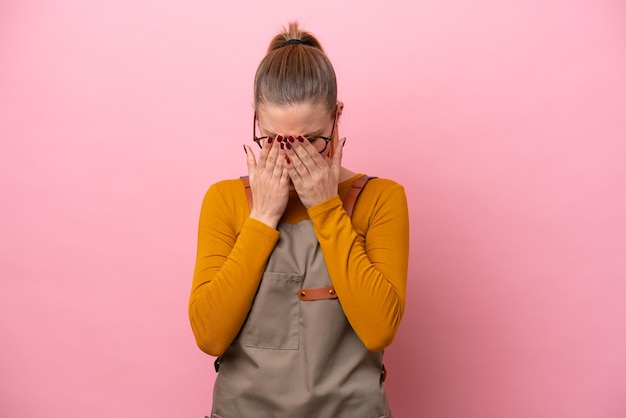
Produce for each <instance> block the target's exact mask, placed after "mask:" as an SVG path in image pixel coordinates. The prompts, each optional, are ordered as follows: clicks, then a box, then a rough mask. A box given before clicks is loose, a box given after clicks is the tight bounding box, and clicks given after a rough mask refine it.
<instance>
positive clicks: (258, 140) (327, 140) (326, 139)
mask: <svg viewBox="0 0 626 418" xmlns="http://www.w3.org/2000/svg"><path fill="white" fill-rule="evenodd" d="M257 120H258V119H257V116H256V110H255V111H254V119H252V140H253V141H254V142H256V143H257V145H258V146H259V148H263V145H261V141H262V140H264V139H267V138H269V136H261V137H258V136H256V125H257ZM336 125H337V111H335V115H334V116H333V129H332V130H331V131H330V136H321V135H318V136H314V137H306V136H305V137H303V138H305V139H306V140H307V141H309V143H311V144H313V141H317V140H318V139H323V140H324V148H322V150H321V151H320V152H319V153H320V154H323V153H324V151H326V148H328V144H329V143H330V141H332V140H333V136H334V135H335V126H336Z"/></svg>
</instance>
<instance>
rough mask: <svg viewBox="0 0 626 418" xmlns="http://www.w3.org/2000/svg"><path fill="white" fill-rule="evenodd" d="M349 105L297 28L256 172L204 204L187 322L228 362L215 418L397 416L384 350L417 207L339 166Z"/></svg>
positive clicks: (280, 46)
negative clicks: (411, 210) (344, 116)
mask: <svg viewBox="0 0 626 418" xmlns="http://www.w3.org/2000/svg"><path fill="white" fill-rule="evenodd" d="M343 107H344V105H343V103H341V102H338V101H337V82H336V78H335V72H334V70H333V67H332V65H331V63H330V61H329V60H328V58H327V57H326V55H325V54H324V52H323V50H322V47H321V46H320V44H319V42H318V41H317V39H316V38H315V37H313V36H312V35H311V34H309V33H307V32H303V31H301V30H300V29H299V28H298V26H297V24H296V23H291V24H290V25H289V28H288V29H287V30H286V31H285V32H284V33H280V34H279V35H277V36H276V37H275V38H274V39H273V40H272V42H271V44H270V47H269V50H268V53H267V56H266V57H265V58H264V59H263V61H262V62H261V64H260V65H259V68H258V69H257V73H256V77H255V83H254V108H255V115H254V126H253V131H254V134H253V135H254V136H253V139H254V141H255V142H256V143H257V144H258V145H259V146H260V147H261V150H260V152H259V155H258V158H257V157H256V156H255V153H254V151H253V149H252V148H251V147H250V146H248V145H244V150H245V152H246V155H247V157H246V158H247V164H248V177H246V178H242V179H234V180H226V181H222V182H218V183H216V184H214V185H212V186H211V187H210V188H209V190H208V192H207V194H206V196H205V199H204V201H203V204H202V210H201V215H200V226H199V232H198V253H197V260H196V268H195V274H194V279H193V285H192V292H191V297H190V301H189V317H190V320H191V326H192V329H193V332H194V335H195V337H196V341H197V344H198V346H199V347H200V349H202V350H203V351H204V352H206V353H208V354H210V355H213V356H217V357H218V359H217V360H216V363H215V364H216V369H218V370H219V374H218V377H217V380H216V382H215V387H214V394H213V411H212V417H213V418H235V417H237V418H248V417H254V418H259V417H290V418H291V417H293V418H304V417H306V418H310V417H322V418H331V417H332V418H337V417H358V418H366V417H372V418H380V417H390V416H391V412H390V409H389V406H388V403H387V398H386V395H385V390H384V385H383V381H384V379H385V375H386V371H385V369H384V366H383V350H384V349H385V348H386V347H387V346H388V345H389V344H391V342H392V340H393V338H394V336H395V333H396V330H397V329H398V326H399V324H400V320H401V318H402V314H403V312H404V303H405V290H406V279H407V266H408V245H409V225H408V210H407V203H406V197H405V193H404V189H403V188H402V186H400V185H399V184H397V183H395V182H393V181H391V180H386V179H382V178H371V179H369V178H368V177H367V176H364V175H363V174H359V173H357V172H353V171H350V170H348V169H347V168H344V167H343V166H342V165H341V157H342V154H343V150H344V145H345V138H342V139H340V138H339V134H338V132H339V121H340V119H341V114H342V111H343ZM383 143H384V142H383ZM351 144H353V145H352V146H358V140H356V141H351ZM374 152H375V151H374ZM368 179H369V181H368ZM357 197H358V200H357Z"/></svg>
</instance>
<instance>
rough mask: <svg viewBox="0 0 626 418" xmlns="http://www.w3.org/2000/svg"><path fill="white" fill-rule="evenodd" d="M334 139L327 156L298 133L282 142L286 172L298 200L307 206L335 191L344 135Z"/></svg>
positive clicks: (337, 183)
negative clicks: (328, 157) (291, 138)
mask: <svg viewBox="0 0 626 418" xmlns="http://www.w3.org/2000/svg"><path fill="white" fill-rule="evenodd" d="M285 141H287V139H286V140H285ZM336 141H337V142H336V143H335V150H334V154H333V156H332V158H331V159H327V158H324V157H322V155H320V153H319V152H318V151H317V150H316V149H315V147H314V146H313V145H311V143H310V142H309V141H307V140H306V139H304V138H302V137H297V138H295V139H293V142H291V141H289V142H287V143H286V144H285V152H286V154H287V158H288V160H287V173H288V174H289V177H290V178H291V181H292V182H293V185H294V187H295V189H296V192H297V193H298V196H299V197H300V201H302V204H303V205H304V206H305V207H306V208H307V209H308V208H310V207H312V206H315V205H317V204H318V203H322V202H323V201H325V200H328V199H330V198H331V197H333V196H335V195H336V194H337V192H338V187H339V172H340V170H341V157H342V153H343V144H344V143H345V142H346V139H345V138H342V139H339V140H336Z"/></svg>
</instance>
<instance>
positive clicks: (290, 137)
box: [287, 135, 295, 143]
mask: <svg viewBox="0 0 626 418" xmlns="http://www.w3.org/2000/svg"><path fill="white" fill-rule="evenodd" d="M287 139H288V140H289V142H292V143H293V141H295V139H293V136H291V135H289V137H287Z"/></svg>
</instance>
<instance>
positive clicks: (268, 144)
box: [258, 137, 274, 170]
mask: <svg viewBox="0 0 626 418" xmlns="http://www.w3.org/2000/svg"><path fill="white" fill-rule="evenodd" d="M273 139H274V138H272V137H269V138H267V140H266V141H265V144H263V147H262V148H261V152H260V153H259V164H258V168H259V169H261V170H263V169H265V165H266V161H267V156H268V155H269V153H270V150H271V149H272V145H273V144H274V140H273Z"/></svg>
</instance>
